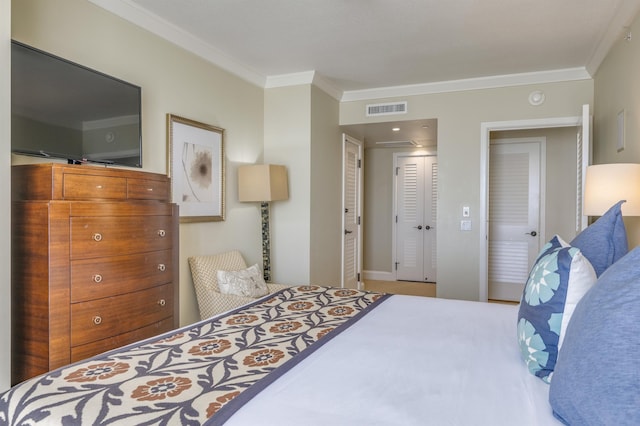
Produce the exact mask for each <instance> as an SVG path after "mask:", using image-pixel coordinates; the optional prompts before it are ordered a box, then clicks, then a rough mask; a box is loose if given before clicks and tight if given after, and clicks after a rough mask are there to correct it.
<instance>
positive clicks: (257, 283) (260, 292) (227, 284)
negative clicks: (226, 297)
mask: <svg viewBox="0 0 640 426" xmlns="http://www.w3.org/2000/svg"><path fill="white" fill-rule="evenodd" d="M217 275H218V287H219V288H220V293H222V294H234V295H236V296H244V297H254V298H255V297H261V296H264V295H265V294H267V293H269V289H268V288H267V284H266V283H265V282H264V278H263V277H262V272H261V271H260V268H259V267H258V264H255V265H253V266H250V267H248V268H247V269H241V270H239V271H218V273H217Z"/></svg>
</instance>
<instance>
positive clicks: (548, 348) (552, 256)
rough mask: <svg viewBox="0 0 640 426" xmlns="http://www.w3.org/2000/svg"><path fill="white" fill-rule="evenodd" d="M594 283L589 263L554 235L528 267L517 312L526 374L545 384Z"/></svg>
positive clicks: (519, 341) (519, 340) (594, 275)
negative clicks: (583, 299)
mask: <svg viewBox="0 0 640 426" xmlns="http://www.w3.org/2000/svg"><path fill="white" fill-rule="evenodd" d="M595 282H596V274H595V272H594V270H593V267H592V266H591V264H590V263H589V261H588V260H587V259H586V258H585V257H584V256H583V255H582V253H580V250H579V249H577V248H575V247H571V246H569V245H568V244H567V243H565V242H564V241H563V240H562V239H561V238H560V237H559V236H557V235H556V236H554V237H553V238H552V239H551V241H549V242H548V243H547V244H545V246H544V247H543V248H542V250H541V251H540V254H539V255H538V259H537V260H536V263H535V264H534V265H533V267H532V268H531V272H530V273H529V278H528V279H527V283H526V284H525V287H524V291H523V293H522V299H521V301H520V310H519V311H518V325H517V333H518V345H519V346H520V354H521V355H522V359H523V360H524V362H525V363H526V364H527V368H528V369H529V371H530V372H531V373H532V374H534V375H536V376H538V377H540V378H541V379H542V380H544V381H545V382H547V383H549V382H550V381H551V378H552V376H553V370H554V367H555V364H556V359H557V356H558V350H560V349H561V347H562V344H563V339H564V333H565V331H566V328H567V325H568V324H569V322H570V320H571V316H572V315H573V311H574V310H575V307H576V305H577V304H578V302H579V301H580V299H582V297H583V296H584V295H585V293H586V292H587V291H588V290H589V289H590V288H591V286H592V285H593V284H595Z"/></svg>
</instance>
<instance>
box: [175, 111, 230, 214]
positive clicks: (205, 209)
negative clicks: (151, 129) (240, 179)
mask: <svg viewBox="0 0 640 426" xmlns="http://www.w3.org/2000/svg"><path fill="white" fill-rule="evenodd" d="M167 139H168V144H167V145H168V152H167V161H168V167H167V170H168V171H169V177H170V178H171V199H172V201H173V202H174V203H176V204H178V205H179V206H180V222H209V221H222V220H224V214H225V184H224V129H221V128H219V127H215V126H211V125H209V124H204V123H200V122H197V121H194V120H190V119H188V118H184V117H179V116H177V115H173V114H167Z"/></svg>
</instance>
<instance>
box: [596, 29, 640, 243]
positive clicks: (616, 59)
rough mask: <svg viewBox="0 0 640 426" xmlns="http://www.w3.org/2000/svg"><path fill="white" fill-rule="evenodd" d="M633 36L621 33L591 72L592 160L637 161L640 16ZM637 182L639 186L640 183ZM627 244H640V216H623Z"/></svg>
mask: <svg viewBox="0 0 640 426" xmlns="http://www.w3.org/2000/svg"><path fill="white" fill-rule="evenodd" d="M630 29H631V33H632V34H633V37H632V38H631V40H629V41H626V40H624V39H623V37H622V36H621V37H620V38H619V40H618V41H617V42H616V44H615V45H614V46H613V48H612V49H611V51H610V52H609V54H608V55H607V57H606V59H605V61H604V62H603V64H602V65H601V66H600V68H599V69H598V72H597V73H596V75H595V79H594V80H595V88H594V99H595V108H594V111H593V113H594V120H593V127H594V129H593V130H594V146H593V148H594V149H593V163H594V164H605V163H640V78H638V76H639V75H640V39H638V37H637V36H638V35H639V34H640V17H636V19H635V20H634V22H633V24H632V25H631V28H630ZM622 110H624V111H625V129H624V130H625V140H626V143H625V148H624V150H623V151H621V152H618V151H617V147H616V141H617V138H618V132H617V127H616V125H617V115H618V113H619V112H620V111H622ZM637 184H639V185H640V182H638V183H637ZM625 223H626V225H627V233H628V236H629V247H635V246H637V245H639V244H640V218H635V217H634V218H625Z"/></svg>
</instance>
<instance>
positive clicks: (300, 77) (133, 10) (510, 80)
mask: <svg viewBox="0 0 640 426" xmlns="http://www.w3.org/2000/svg"><path fill="white" fill-rule="evenodd" d="M89 1H90V2H91V3H93V4H95V5H96V6H98V7H101V8H103V9H105V10H107V11H109V12H111V13H113V14H114V15H116V16H119V17H120V18H122V19H125V20H127V21H129V22H131V23H133V24H134V25H137V26H139V27H141V28H143V29H145V30H147V31H149V32H151V33H153V34H155V35H157V36H159V37H161V38H163V39H165V40H167V41H169V42H170V43H173V44H175V45H177V46H179V47H181V48H182V49H185V50H187V51H189V52H191V53H193V54H195V55H197V56H199V57H201V58H203V59H205V60H207V61H209V62H211V63H212V64H214V65H216V66H218V67H220V68H222V69H223V70H225V71H228V72H229V73H231V74H233V75H236V76H237V77H239V78H241V79H243V80H245V81H247V82H249V83H251V84H254V85H256V86H258V87H262V88H275V87H285V86H294V85H300V84H313V85H315V86H316V87H318V88H320V89H321V90H323V91H324V92H326V93H327V94H328V95H330V96H332V97H333V98H335V99H336V100H338V101H340V102H349V101H358V100H371V99H379V98H389V97H398V96H414V95H425V94H433V93H443V92H460V91H465V90H478V89H490V88H498V87H509V86H520V85H528V84H541V83H552V82H562V81H574V80H585V79H591V78H592V73H590V72H589V71H588V70H595V69H597V67H598V66H599V64H600V63H601V62H602V60H603V59H604V57H605V56H606V53H607V52H608V49H609V48H610V47H611V46H612V44H613V43H614V42H615V40H616V37H617V36H619V34H620V31H619V30H620V29H621V26H620V25H622V27H624V25H623V24H624V23H625V22H624V21H623V20H624V19H626V18H624V17H625V16H628V15H627V14H628V13H629V11H630V10H633V9H632V8H635V9H638V6H637V5H636V1H635V0H625V1H624V2H623V4H622V5H621V7H620V8H619V9H618V11H617V12H616V19H617V21H614V23H615V22H622V23H623V24H618V25H617V26H616V25H612V26H610V28H614V29H615V28H617V29H618V30H617V31H609V33H611V34H608V35H607V37H605V38H606V40H607V41H606V42H605V41H604V40H605V39H603V42H602V43H600V45H599V46H598V48H597V49H596V51H595V52H594V55H593V56H592V61H591V62H592V65H591V66H589V67H581V68H568V69H560V70H551V71H541V72H530V73H520V74H507V75H500V76H489V77H480V78H471V79H462V80H451V81H441V82H434V83H422V84H412V85H403V86H391V87H379V88H374V89H364V90H351V91H344V92H343V91H341V90H340V89H338V88H336V87H335V86H334V85H332V84H331V83H330V82H329V80H328V79H327V78H325V77H324V76H322V75H320V74H319V73H317V72H316V71H303V72H299V73H291V74H281V75H274V76H263V75H261V74H259V73H257V72H255V71H253V70H251V69H249V68H248V67H247V66H245V65H243V64H241V63H239V62H238V61H237V60H235V59H233V58H232V57H230V56H229V55H227V54H226V53H224V52H222V51H221V50H219V49H217V48H215V47H213V46H211V45H210V44H207V43H204V42H203V41H202V40H201V39H200V38H198V37H195V36H194V35H193V34H190V33H189V32H187V31H185V30H183V29H182V28H179V27H177V26H175V25H173V24H171V23H170V22H168V21H166V20H165V19H162V18H160V17H159V16H157V15H155V14H152V13H150V12H149V11H147V10H145V9H143V8H141V7H140V6H138V5H137V4H136V3H134V2H132V1H130V0H89Z"/></svg>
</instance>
